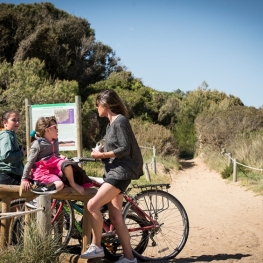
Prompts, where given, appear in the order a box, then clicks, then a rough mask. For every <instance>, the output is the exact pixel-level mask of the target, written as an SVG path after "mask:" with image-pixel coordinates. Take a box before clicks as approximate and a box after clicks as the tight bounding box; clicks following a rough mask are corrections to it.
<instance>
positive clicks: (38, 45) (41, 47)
mask: <svg viewBox="0 0 263 263" xmlns="http://www.w3.org/2000/svg"><path fill="white" fill-rule="evenodd" d="M0 30H1V31H0V32H1V38H0V61H4V60H6V61H7V62H10V63H13V62H15V61H24V60H26V59H27V58H35V57H36V58H38V59H40V61H44V63H45V66H46V70H47V72H48V73H49V75H50V76H51V77H52V78H53V79H61V80H76V81H77V82H78V84H79V87H80V95H81V96H82V99H83V101H85V99H86V98H87V96H88V94H89V92H88V91H87V90H86V87H87V85H89V84H92V83H96V82H97V81H100V80H104V79H106V78H107V77H108V76H109V75H110V73H111V72H114V71H121V70H122V69H123V67H121V66H120V65H119V64H118V63H119V58H116V57H115V53H114V51H113V50H112V48H111V47H109V46H107V45H104V44H103V43H101V42H96V41H95V33H94V30H93V29H91V28H90V24H89V22H88V21H87V20H86V19H82V18H78V17H75V16H72V15H69V14H67V13H66V12H64V11H62V10H59V9H56V8H55V7H54V5H53V4H51V3H40V4H37V3H35V4H27V5H25V4H20V5H12V4H0Z"/></svg>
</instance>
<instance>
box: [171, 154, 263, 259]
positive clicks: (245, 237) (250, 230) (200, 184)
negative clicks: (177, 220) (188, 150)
mask: <svg viewBox="0 0 263 263" xmlns="http://www.w3.org/2000/svg"><path fill="white" fill-rule="evenodd" d="M181 165H182V168H183V169H182V170H180V171H178V172H175V173H172V174H171V177H172V184H171V185H172V187H171V190H170V191H169V192H170V193H172V194H173V195H174V196H175V197H177V198H178V199H179V201H180V202H181V203H182V204H183V206H184V207H185V209H186V211H187V214H188V217H189V221H190V231H189V238H188V241H187V243H186V245H185V247H184V249H183V250H182V251H181V253H180V254H179V255H177V257H176V258H175V259H174V260H171V261H169V262H177V263H188V262H198V263H201V262H222V263H230V262H238V263H252V262H253V263H260V262H263V196H257V195H256V194H255V193H253V192H252V191H250V190H247V189H246V188H245V187H242V186H240V184H239V183H238V182H236V183H234V182H229V181H227V180H224V179H222V178H221V176H220V174H218V173H216V172H215V171H212V170H210V169H209V168H208V167H207V166H206V165H205V164H204V163H203V162H202V160H201V159H198V158H197V159H193V160H188V161H184V160H182V161H181Z"/></svg>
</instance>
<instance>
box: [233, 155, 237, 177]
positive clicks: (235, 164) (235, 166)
mask: <svg viewBox="0 0 263 263" xmlns="http://www.w3.org/2000/svg"><path fill="white" fill-rule="evenodd" d="M236 181H237V159H233V182H236Z"/></svg>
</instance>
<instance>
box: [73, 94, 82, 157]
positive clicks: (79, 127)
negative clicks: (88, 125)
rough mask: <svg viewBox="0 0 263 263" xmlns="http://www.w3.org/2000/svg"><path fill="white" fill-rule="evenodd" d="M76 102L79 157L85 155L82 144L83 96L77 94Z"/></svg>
mask: <svg viewBox="0 0 263 263" xmlns="http://www.w3.org/2000/svg"><path fill="white" fill-rule="evenodd" d="M75 103H76V125H77V154H78V157H82V156H83V146H82V119H81V98H80V96H75Z"/></svg>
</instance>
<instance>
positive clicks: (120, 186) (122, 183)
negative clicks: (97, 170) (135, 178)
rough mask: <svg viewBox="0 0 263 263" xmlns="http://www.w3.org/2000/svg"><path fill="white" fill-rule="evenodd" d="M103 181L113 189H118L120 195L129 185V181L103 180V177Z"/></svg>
mask: <svg viewBox="0 0 263 263" xmlns="http://www.w3.org/2000/svg"><path fill="white" fill-rule="evenodd" d="M103 179H104V181H105V182H106V183H109V184H111V185H113V186H114V187H116V188H118V189H120V190H121V193H123V192H124V191H125V190H126V189H127V187H128V185H129V184H130V183H131V179H128V180H117V179H114V178H105V177H104V178H103Z"/></svg>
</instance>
